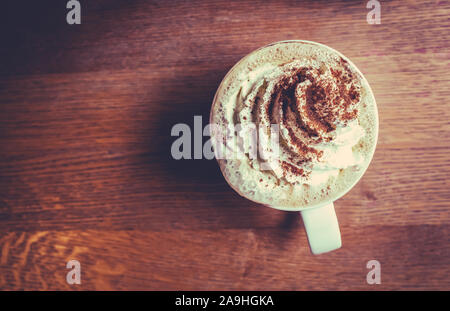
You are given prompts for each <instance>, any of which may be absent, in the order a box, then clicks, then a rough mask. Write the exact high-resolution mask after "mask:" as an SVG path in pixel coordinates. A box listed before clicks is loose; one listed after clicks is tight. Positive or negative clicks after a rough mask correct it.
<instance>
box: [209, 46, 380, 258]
mask: <svg viewBox="0 0 450 311" xmlns="http://www.w3.org/2000/svg"><path fill="white" fill-rule="evenodd" d="M289 42H305V43H313V44H316V45H320V46H322V47H325V48H327V49H329V50H331V51H333V52H334V53H336V54H338V55H340V56H341V57H342V58H344V59H345V60H347V61H348V62H349V63H350V65H351V66H352V67H353V68H354V69H355V70H356V71H357V72H358V73H359V74H360V75H361V79H362V80H364V82H366V83H365V84H366V85H367V92H368V93H369V94H368V95H369V96H371V97H372V100H373V104H374V109H375V111H376V114H375V118H374V120H373V121H374V130H375V131H374V132H375V140H374V144H373V148H372V153H371V154H370V155H368V157H369V158H368V159H367V161H366V165H365V167H362V168H360V172H361V173H360V175H359V177H358V178H357V179H355V180H354V182H353V183H352V184H350V185H349V186H348V187H347V188H346V189H343V191H341V192H340V193H339V194H338V195H334V197H333V198H330V201H328V202H321V203H320V204H317V205H311V206H306V207H304V206H303V207H299V208H292V207H288V208H285V207H280V206H271V205H265V206H268V207H271V208H275V209H278V210H284V211H290V212H292V211H295V212H300V213H301V215H302V218H303V223H304V225H305V230H306V234H307V236H308V241H309V245H310V248H311V252H312V253H313V254H315V255H318V254H323V253H326V252H329V251H333V250H336V249H338V248H340V247H341V246H342V240H341V233H340V230H339V223H338V220H337V217H336V212H335V210H334V203H333V202H334V201H335V200H338V199H339V198H341V197H342V196H344V195H345V194H346V193H347V192H348V191H350V190H351V189H352V188H353V186H355V185H356V183H358V181H359V180H360V179H361V177H362V176H363V175H364V172H365V171H366V170H367V168H368V166H369V164H370V162H371V160H372V157H373V154H374V152H375V146H376V144H377V140H378V112H377V111H378V110H377V106H376V102H375V98H374V95H373V92H372V89H371V88H370V85H369V83H368V82H367V80H366V79H365V77H364V75H363V74H362V73H361V71H360V70H359V69H358V68H357V67H356V65H355V64H353V63H352V62H351V61H350V60H349V59H348V58H347V57H345V56H344V55H342V53H340V52H338V51H336V50H334V49H332V48H330V47H329V46H326V45H323V44H320V43H317V42H312V41H306V40H287V41H279V42H274V43H271V44H269V45H266V46H271V45H275V44H283V43H289ZM266 46H264V47H266ZM264 47H261V48H260V49H263V48H264ZM260 49H258V50H260ZM258 50H256V51H258ZM254 52H255V51H253V52H251V53H250V54H248V55H247V56H245V57H243V58H242V59H241V60H240V61H239V62H238V63H237V64H236V65H235V66H233V68H231V69H230V71H229V72H228V73H227V75H226V76H225V77H224V78H223V80H222V83H221V84H220V86H219V88H218V89H217V92H216V95H215V96H214V100H213V105H214V104H215V102H216V97H217V94H218V93H219V90H220V89H221V87H222V85H223V82H224V81H226V78H227V76H228V75H229V74H230V72H232V71H233V69H234V68H235V67H236V66H237V65H238V64H239V63H240V62H242V61H244V60H245V59H246V58H247V57H248V56H250V55H251V54H252V53H254ZM211 112H212V109H211ZM210 119H211V117H210ZM225 179H226V178H225ZM227 182H228V180H227ZM228 184H230V186H231V187H232V188H233V189H234V190H236V192H238V193H239V191H238V190H237V189H235V188H234V187H233V185H232V184H231V183H230V182H228Z"/></svg>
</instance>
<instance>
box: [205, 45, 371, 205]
mask: <svg viewBox="0 0 450 311" xmlns="http://www.w3.org/2000/svg"><path fill="white" fill-rule="evenodd" d="M284 43H306V44H311V45H318V46H321V47H323V48H325V49H328V50H331V51H332V52H334V53H336V54H337V55H339V56H340V57H342V58H343V59H345V60H346V61H347V62H348V63H349V64H350V65H351V66H352V68H353V69H354V70H356V71H357V72H358V73H359V74H360V76H361V78H362V80H363V82H365V85H366V86H367V90H368V93H369V94H370V96H371V97H372V99H373V103H374V107H375V111H376V114H375V119H374V123H375V135H374V143H373V147H372V150H371V152H370V155H369V157H368V159H367V161H366V165H365V167H364V168H363V170H362V172H361V174H360V176H359V177H358V178H357V179H355V180H354V182H353V183H351V184H350V185H349V186H348V187H346V188H345V190H344V191H342V192H341V193H339V195H337V196H336V197H335V198H333V199H331V200H327V201H322V202H319V203H317V204H313V205H307V206H303V207H284V206H272V205H269V204H265V203H262V202H258V201H255V200H253V199H249V198H248V197H246V196H245V195H243V194H241V192H240V191H238V190H237V189H236V187H235V186H234V185H233V184H232V183H231V182H229V180H228V179H227V177H226V176H225V174H224V173H223V171H222V167H221V165H220V163H219V159H217V157H216V151H215V149H214V158H215V159H216V161H217V164H219V168H220V172H221V174H222V176H223V177H224V179H225V180H226V182H227V184H228V185H229V186H230V187H231V188H232V189H233V190H234V191H235V192H236V193H237V194H239V195H240V196H241V197H243V198H245V199H247V200H249V201H252V202H255V203H257V204H261V205H263V206H266V207H270V208H273V209H277V210H280V211H287V212H301V211H305V210H310V209H314V208H319V207H323V206H325V205H328V204H330V203H333V202H334V201H337V200H339V199H340V198H342V197H343V196H344V195H346V194H347V193H348V192H349V191H350V190H352V189H353V187H354V186H355V185H356V184H357V183H358V182H359V181H360V180H361V178H362V177H363V176H364V174H365V173H366V171H367V169H368V168H369V166H370V163H371V162H372V159H373V156H374V154H375V149H376V146H377V144H378V132H379V116H378V106H377V103H376V99H375V95H374V93H373V90H372V87H371V86H370V84H369V82H368V81H367V79H366V77H365V76H364V75H363V73H362V72H361V71H360V70H359V68H358V67H357V66H356V65H355V64H354V63H353V62H352V61H351V60H350V59H349V58H348V57H346V56H345V55H344V54H342V53H341V52H339V51H337V50H335V49H333V48H332V47H329V46H328V45H325V44H322V43H319V42H315V41H309V40H282V41H276V42H272V43H269V44H266V45H264V46H262V47H260V48H257V49H255V50H253V51H251V52H250V53H248V54H246V55H245V56H243V57H242V58H241V59H240V60H239V61H238V62H236V63H235V64H234V65H233V67H231V68H230V70H228V72H227V73H226V75H225V76H224V77H223V79H222V81H221V82H220V84H219V86H218V87H217V90H216V93H215V94H214V98H213V101H212V104H211V110H210V113H209V123H210V124H211V123H212V122H211V121H212V116H213V108H214V106H215V105H216V102H217V95H218V94H219V91H221V90H222V88H223V86H224V82H225V81H226V80H227V78H228V76H229V75H230V74H231V73H232V72H233V70H235V68H237V66H238V65H239V64H241V63H242V62H244V61H245V60H246V59H247V58H248V57H250V56H251V55H253V54H254V53H256V52H258V51H260V50H262V49H264V48H267V47H269V46H273V45H278V44H284Z"/></svg>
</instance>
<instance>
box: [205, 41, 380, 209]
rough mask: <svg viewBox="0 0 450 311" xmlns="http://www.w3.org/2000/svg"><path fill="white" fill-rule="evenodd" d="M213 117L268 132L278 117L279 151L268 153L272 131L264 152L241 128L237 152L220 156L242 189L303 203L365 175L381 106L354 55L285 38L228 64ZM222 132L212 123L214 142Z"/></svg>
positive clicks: (335, 193)
mask: <svg viewBox="0 0 450 311" xmlns="http://www.w3.org/2000/svg"><path fill="white" fill-rule="evenodd" d="M210 122H211V123H212V124H215V125H218V127H219V128H223V127H229V126H230V125H232V126H235V125H237V124H239V125H240V126H242V127H246V126H249V125H250V124H254V125H256V127H257V128H259V130H260V131H261V133H265V134H267V135H268V136H269V138H270V136H271V135H274V133H273V132H272V131H271V128H272V126H273V125H276V126H277V128H278V129H279V133H278V135H277V144H278V145H277V146H276V147H277V148H276V149H277V151H278V152H277V154H276V157H274V156H268V157H264V152H266V153H267V154H271V151H274V150H275V148H274V147H275V146H273V145H272V144H270V143H269V141H271V140H270V139H265V140H261V139H260V141H259V143H260V144H261V142H263V143H264V144H265V145H264V146H263V148H262V149H260V150H261V154H259V155H258V156H256V157H254V156H251V155H252V152H251V150H249V148H247V147H245V146H249V143H248V140H250V135H245V134H244V135H242V134H241V135H240V137H239V139H240V140H241V144H239V146H240V147H239V148H238V147H234V149H235V150H232V153H233V154H236V153H237V154H239V156H238V157H235V158H219V157H218V162H219V165H220V168H221V171H222V173H223V175H224V176H225V178H226V180H227V181H228V183H229V184H230V185H231V187H232V188H233V189H235V190H236V191H237V192H238V193H239V194H240V195H242V196H244V197H246V198H248V199H250V200H253V201H255V202H258V203H261V204H265V205H269V206H272V207H273V206H275V207H282V208H296V209H298V208H303V207H305V208H306V207H310V206H313V205H317V204H320V203H321V202H325V201H332V200H334V199H336V198H337V197H339V196H340V195H342V194H343V192H346V191H348V190H349V189H350V188H351V187H352V186H353V185H354V184H355V183H356V182H357V181H358V180H359V178H360V177H361V176H362V174H363V173H364V171H365V170H366V168H367V166H368V164H369V162H370V160H371V158H372V155H373V152H374V149H375V144H376V140H377V137H376V135H377V126H378V113H377V108H376V103H375V99H374V96H373V93H372V91H371V89H370V87H369V85H368V83H367V81H366V80H365V78H364V77H363V76H362V74H361V72H360V71H359V70H358V69H357V68H356V66H355V65H354V64H353V63H352V62H351V61H350V60H348V59H347V58H346V57H344V56H343V55H342V54H340V53H338V52H337V51H335V50H333V49H330V48H328V47H326V46H324V45H321V44H317V43H313V42H308V41H284V42H277V43H274V44H271V45H268V46H266V47H263V48H261V49H259V50H256V51H254V52H252V53H250V54H249V55H247V56H246V57H244V58H243V59H242V60H241V61H239V62H238V63H237V64H236V65H235V66H234V67H233V68H232V69H231V70H230V72H229V73H228V74H227V75H226V77H225V78H224V80H223V81H222V83H221V85H220V86H219V89H218V90H217V93H216V96H215V98H214V102H213V106H212V109H211V117H210ZM244 133H245V132H244ZM221 137H222V136H219V135H217V132H214V131H212V133H211V138H212V141H213V145H214V146H217V145H218V144H220V143H221V142H220V141H219V140H220V139H221ZM242 146H244V148H242ZM227 148H233V147H230V146H229V145H228V146H227ZM215 151H216V150H215ZM216 152H217V151H216Z"/></svg>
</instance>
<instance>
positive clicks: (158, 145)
mask: <svg viewBox="0 0 450 311" xmlns="http://www.w3.org/2000/svg"><path fill="white" fill-rule="evenodd" d="M81 3H82V24H81V25H67V24H66V22H65V14H66V12H67V10H66V8H65V3H64V1H39V2H38V1H35V2H32V3H27V4H26V5H25V4H21V3H20V2H12V1H11V3H10V4H7V5H6V9H5V10H3V13H5V12H6V14H5V16H4V18H2V19H1V21H0V26H1V27H0V34H1V37H2V38H3V40H2V45H1V46H0V59H1V60H2V61H1V63H0V146H1V147H0V249H1V255H0V289H3V290H13V289H26V290H47V289H56V290H60V289H62V290H73V289H75V290H76V289H78V290H79V289H81V290H88V289H98V290H101V289H118V290H125V289H144V290H145V289H148V290H161V289H169V290H181V289H183V290H200V289H204V290H213V289H216V290H220V289H235V290H239V289H241V290H242V289H244V290H251V289H256V290H265V289H267V290H270V289H279V290H305V289H311V290H322V289H336V290H350V289H367V290H388V289H414V290H416V289H426V290H430V289H437V290H443V289H445V290H449V289H450V281H449V278H448V275H449V274H450V243H449V230H450V215H449V207H450V191H449V189H450V181H449V176H450V155H449V154H450V122H449V120H450V112H449V111H450V109H449V108H450V106H449V100H450V88H449V83H450V74H449V69H450V52H449V51H450V50H449V48H450V43H449V42H450V29H449V28H450V22H449V19H448V16H449V14H450V2H449V1H422V2H421V1H389V2H388V1H381V13H382V17H381V25H368V24H367V22H366V14H367V12H368V9H366V1H236V2H234V1H213V2H203V1H155V2H149V1H106V0H102V1H95V3H92V1H90V2H86V3H85V2H84V1H81ZM285 39H305V40H312V41H318V42H321V43H324V44H327V45H329V46H331V47H333V48H335V49H337V50H339V51H341V52H342V53H344V54H345V55H346V56H348V57H349V58H350V59H352V60H353V61H354V63H355V64H356V65H357V66H358V67H359V68H360V69H361V71H362V72H363V73H364V74H365V76H366V78H367V79H368V80H369V82H370V84H371V86H372V88H373V90H374V93H375V97H376V99H377V103H378V107H379V113H380V136H379V144H378V146H377V151H376V154H375V157H374V160H373V162H372V164H371V166H370V168H369V170H368V171H367V173H366V174H365V176H364V177H363V179H362V180H361V181H360V182H359V183H358V184H357V186H356V187H355V188H354V189H352V190H351V192H349V193H348V194H347V195H346V196H345V197H344V198H342V199H340V200H339V201H338V202H337V203H336V206H337V214H338V218H339V221H340V225H341V231H342V236H343V248H342V249H340V250H338V251H336V252H333V253H330V254H325V255H320V256H312V255H311V254H310V251H309V249H308V246H307V240H306V236H305V232H304V229H303V227H302V223H301V220H300V217H299V215H298V214H296V213H283V212H280V211H276V210H272V209H269V208H264V207H262V206H258V205H257V204H255V203H252V202H249V201H247V200H245V199H242V198H241V197H239V196H238V195H237V194H235V193H234V192H233V191H232V190H231V189H230V188H229V187H228V186H227V184H226V182H225V181H224V180H223V178H222V176H221V174H220V171H219V169H218V166H217V164H216V163H215V162H214V161H208V160H190V161H189V160H180V161H176V160H173V159H172V158H171V156H170V146H171V143H172V142H173V140H174V138H173V137H171V136H170V129H171V127H172V126H173V125H174V124H176V123H179V122H182V123H186V124H189V125H193V116H194V115H201V116H203V120H204V123H205V124H206V120H207V117H208V114H209V108H210V104H211V101H212V98H213V96H214V93H215V90H216V88H217V86H218V84H219V83H220V81H221V79H222V78H223V76H224V75H225V74H226V72H227V71H228V70H229V69H230V68H231V66H232V65H233V64H234V63H235V62H236V61H238V60H239V59H240V58H241V57H242V56H244V55H245V54H247V53H248V52H250V51H251V50H253V49H255V48H258V47H260V46H263V45H265V44H267V43H269V42H273V41H278V40H285ZM70 259H77V260H79V261H80V262H81V267H82V268H81V269H82V284H81V285H78V286H70V285H68V284H67V283H66V280H65V275H66V273H67V272H68V269H66V267H65V265H66V262H67V261H69V260H70ZM371 259H376V260H379V261H380V263H381V267H382V284H381V285H367V283H366V273H367V272H368V270H367V269H366V263H367V261H369V260H371Z"/></svg>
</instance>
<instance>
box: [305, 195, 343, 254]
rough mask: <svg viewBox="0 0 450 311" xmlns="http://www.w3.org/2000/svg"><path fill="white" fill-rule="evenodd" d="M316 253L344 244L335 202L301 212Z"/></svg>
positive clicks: (310, 243)
mask: <svg viewBox="0 0 450 311" xmlns="http://www.w3.org/2000/svg"><path fill="white" fill-rule="evenodd" d="M300 213H301V215H302V218H303V223H304V225H305V229H306V234H307V235H308V241H309V246H310V248H311V252H312V253H313V254H314V255H318V254H323V253H326V252H329V251H332V250H335V249H338V248H340V247H341V246H342V241H341V232H340V231H339V224H338V220H337V217H336V212H335V210H334V205H333V202H330V203H328V204H326V205H323V206H320V207H315V208H312V209H306V210H304V211H301V212H300Z"/></svg>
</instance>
